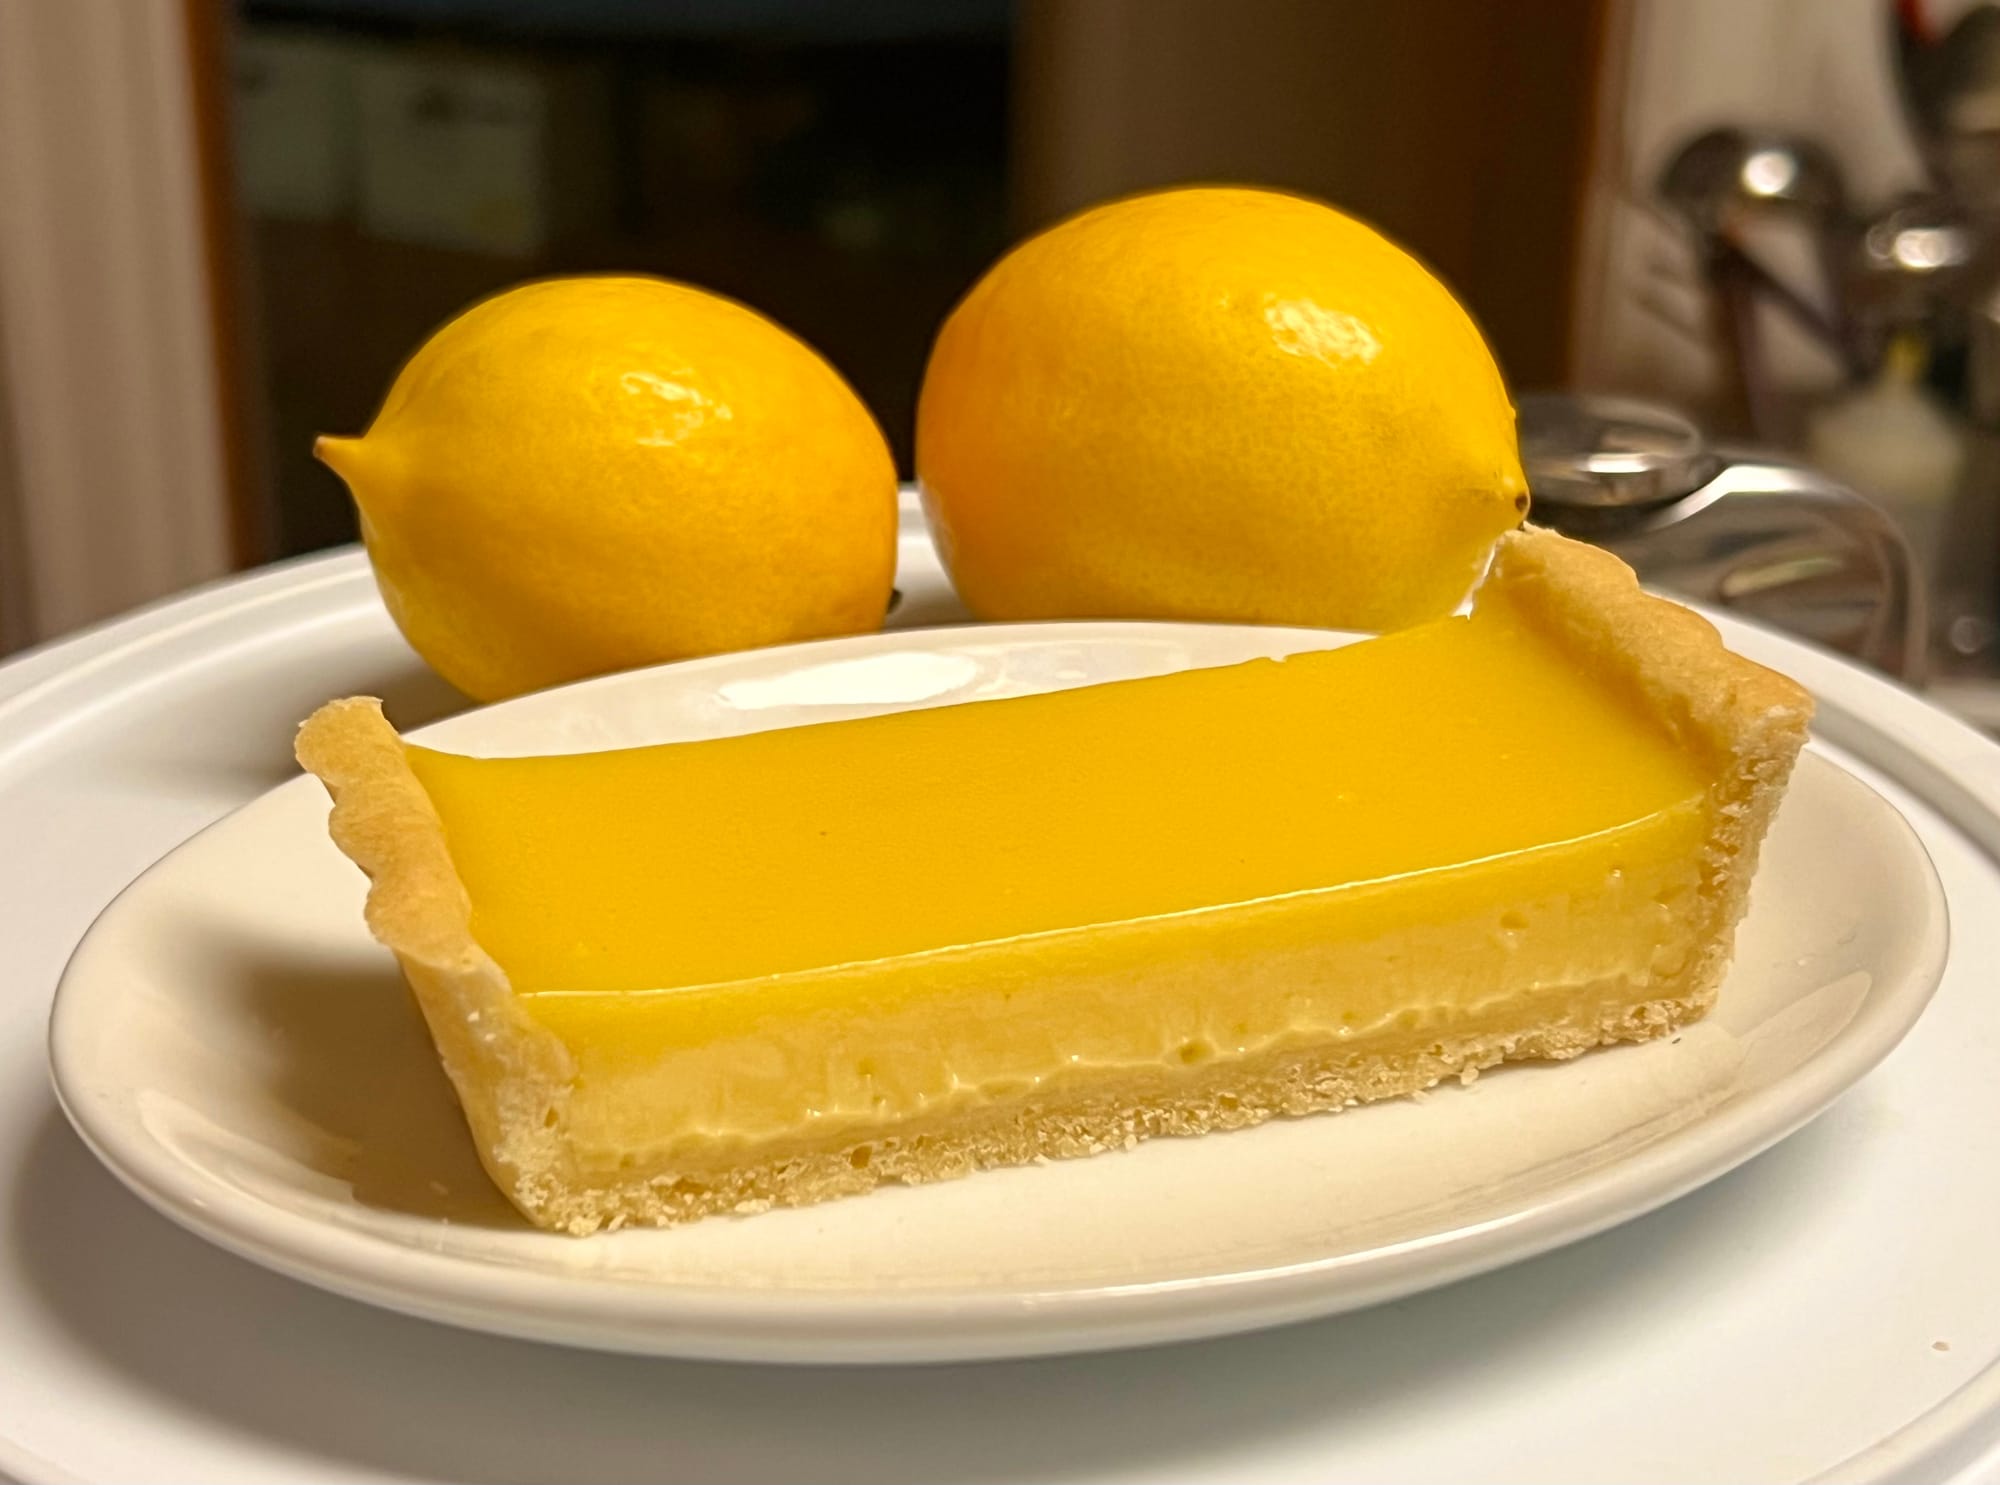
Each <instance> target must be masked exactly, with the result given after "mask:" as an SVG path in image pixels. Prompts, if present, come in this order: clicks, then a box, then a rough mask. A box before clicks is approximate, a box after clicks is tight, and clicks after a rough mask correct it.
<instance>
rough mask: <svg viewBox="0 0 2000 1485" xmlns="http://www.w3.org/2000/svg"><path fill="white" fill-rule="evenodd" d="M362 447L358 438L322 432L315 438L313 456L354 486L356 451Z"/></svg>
mask: <svg viewBox="0 0 2000 1485" xmlns="http://www.w3.org/2000/svg"><path fill="white" fill-rule="evenodd" d="M360 447H361V440H360V439H358V438H341V437H338V436H337V435H334V434H330V433H322V434H321V435H320V436H319V437H318V438H315V439H314V440H313V457H314V458H315V459H317V460H319V462H320V463H322V464H324V465H325V466H326V467H327V468H328V469H331V470H332V471H333V472H334V473H335V474H337V475H339V476H340V477H341V478H342V479H343V480H346V481H347V483H348V485H349V486H350V487H352V486H353V484H354V474H353V470H354V453H355V450H357V449H359V448H360Z"/></svg>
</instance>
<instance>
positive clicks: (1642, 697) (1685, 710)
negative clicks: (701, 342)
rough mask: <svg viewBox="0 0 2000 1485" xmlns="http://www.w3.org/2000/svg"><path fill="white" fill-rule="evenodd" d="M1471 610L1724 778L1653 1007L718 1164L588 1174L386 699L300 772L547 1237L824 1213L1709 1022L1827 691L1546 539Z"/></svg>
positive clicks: (518, 1194)
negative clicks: (1515, 634) (1513, 625)
mask: <svg viewBox="0 0 2000 1485" xmlns="http://www.w3.org/2000/svg"><path fill="white" fill-rule="evenodd" d="M1475 602H1476V603H1478V604H1489V603H1506V604H1509V605H1511V606H1512V607H1513V608H1514V610H1515V611H1516V612H1517V613H1519V614H1520V615H1522V616H1523V617H1524V618H1526V619H1527V620H1528V621H1529V622H1531V623H1534V624H1536V625H1538V626H1540V627H1542V628H1544V629H1545V631H1546V632H1548V633H1549V634H1551V635H1552V636H1554V637H1555V639H1556V641H1557V642H1558V643H1559V644H1560V645H1561V646H1562V647H1563V648H1564V649H1565V650H1567V651H1568V652H1569V653H1571V654H1573V655H1574V656H1575V657H1576V661H1577V663H1578V664H1579V665H1583V666H1587V667H1589V668H1590V669H1591V670H1592V671H1593V672H1594V673H1597V674H1599V675H1602V676H1605V677H1607V678H1609V679H1610V680H1611V681H1612V682H1613V683H1614V684H1618V685H1621V686H1625V687H1628V688H1629V689H1630V692H1631V694H1632V695H1633V696H1634V697H1636V698H1637V699H1638V700H1639V701H1640V703H1641V704H1642V705H1643V706H1644V707H1645V708H1646V709H1647V710H1648V711H1650V712H1651V713H1652V714H1654V715H1655V716H1657V717H1658V718H1660V719H1661V721H1662V722H1663V723H1664V724H1665V725H1666V726H1667V727H1668V728H1669V729H1670V730H1671V732H1672V733H1673V735H1674V736H1675V737H1676V738H1677V739H1678V740H1679V741H1680V742H1681V743H1682V745H1683V746H1685V747H1687V748H1688V749H1690V750H1692V751H1694V752H1695V753H1697V754H1698V755H1699V756H1701V757H1703V758H1704V760H1705V761H1706V762H1707V763H1708V764H1709V765H1710V766H1711V767H1712V768H1713V770H1714V771H1715V773H1716V774H1717V778H1718V782H1717V783H1716V785H1715V786H1714V789H1713V798H1712V802H1713V804H1714V806H1715V810H1714V816H1715V820H1716V825H1715V828H1714V830H1713V832H1712V835H1711V838H1710V840H1709V841H1708V843H1707V845H1706V848H1705V851H1704V856H1703V861H1702V888H1701V891H1700V893H1699V894H1698V901H1697V903H1696V904H1695V907H1694V908H1693V911H1695V912H1697V913H1699V914H1701V915H1702V916H1703V918H1704V920H1705V921H1704V928H1703V934H1702V938H1703V944H1704V948H1703V951H1702V953H1701V954H1700V955H1699V956H1697V957H1696V958H1695V959H1694V960H1693V961H1692V962H1690V963H1689V964H1688V965H1686V966H1685V967H1683V968H1682V969H1681V971H1680V972H1678V973H1677V974H1674V975H1673V976H1671V977H1670V978H1669V979H1668V980H1666V981H1665V982H1663V983H1654V984H1652V985H1650V986H1649V987H1648V988H1647V990H1646V991H1645V993H1644V996H1643V998H1639V997H1633V996H1629V995H1628V996H1627V997H1626V998H1624V999H1622V1000H1621V999H1618V997H1617V996H1616V994H1615V992H1616V990H1617V989H1618V987H1617V986H1605V987H1586V990H1585V992H1584V993H1580V994H1578V995H1576V996H1574V997H1572V998H1571V999H1570V1001H1569V1002H1568V1005H1567V1008H1566V1009H1564V1010H1562V1011H1560V1012H1558V1013H1555V1014H1552V1015H1551V1016H1550V1017H1549V1018H1547V1019H1546V1020H1544V1021H1543V1022H1541V1023H1540V1024H1538V1025H1536V1026H1533V1027H1531V1028H1527V1029H1522V1028H1520V1027H1518V1026H1511V1027H1510V1026H1502V1025H1489V1024H1482V1023H1481V1022H1480V1021H1479V1020H1478V1019H1477V1018H1475V1019H1474V1020H1473V1021H1472V1022H1471V1023H1470V1024H1468V1025H1465V1026H1463V1027H1461V1028H1459V1029H1458V1030H1457V1032H1456V1033H1455V1034H1453V1035H1450V1036H1447V1037H1444V1038H1442V1039H1439V1038H1437V1037H1435V1036H1433V1035H1432V1034H1430V1033H1426V1034H1425V1035H1424V1036H1423V1037H1422V1038H1421V1039H1420V1041H1419V1042H1418V1043H1413V1044H1411V1045H1409V1046H1401V1047H1399V1046H1389V1047H1385V1048H1380V1049H1377V1050H1375V1051H1373V1052H1371V1053H1369V1054H1368V1055H1366V1056H1362V1057H1359V1058H1357V1057H1355V1056H1353V1055H1351V1054H1346V1053H1343V1052H1340V1051H1339V1050H1338V1049H1332V1048H1329V1049H1317V1050H1315V1049H1306V1050H1293V1051H1290V1052H1287V1053H1285V1054H1283V1055H1282V1056H1274V1057H1269V1058H1265V1059H1262V1060H1255V1061H1249V1062H1242V1063H1216V1064H1211V1065H1209V1066H1206V1067H1203V1068H1200V1069H1195V1070H1189V1071H1187V1072H1184V1073H1180V1074H1174V1075H1168V1074H1163V1073H1161V1072H1159V1071H1157V1070H1155V1071H1152V1072H1149V1073H1147V1074H1145V1075H1142V1076H1138V1077H1134V1078H1132V1079H1129V1080H1126V1081H1123V1082H1121V1083H1118V1084H1115V1085H1111V1086H1105V1087H1098V1088H1093V1089H1090V1090H1088V1091H1086V1092H1083V1093H1080V1094H1078V1095H1077V1096H1075V1097H1073V1098H1071V1099H1069V1100H1067V1101H1064V1102H1060V1103H1055V1102H1051V1103H1043V1104H1037V1105H1014V1106H1007V1107H999V1108H994V1109H989V1110H987V1111H986V1112H985V1113H983V1114H982V1115H981V1116H980V1117H979V1118H978V1119H976V1120H972V1121H965V1122H962V1123H959V1124H954V1125H941V1126H940V1125H932V1126H926V1127H917V1126H915V1125H912V1126H909V1127H906V1128H898V1129H893V1130H890V1131H888V1132H886V1133H883V1132H877V1133H876V1134H874V1135H873V1136H871V1137H868V1138H863V1139H854V1138H848V1139H845V1140H842V1141H838V1142H829V1143H828V1144H826V1145H824V1146H823V1147H810V1146H806V1147H794V1148H791V1149H786V1150H777V1151H771V1152H768V1153H764V1154H762V1155H761V1156H758V1157H754V1158H750V1159H746V1160H745V1161H744V1162H743V1163H742V1164H741V1165H739V1166H737V1167H734V1168H732V1169H730V1170H727V1171H722V1172H717V1171H704V1172H700V1173H695V1172H689V1171H683V1170H672V1169H647V1168H639V1169H630V1170H621V1171H617V1172H590V1171H585V1170H583V1169H581V1168H580V1167H579V1164H578V1161H577V1158H576V1155H575V1152H574V1150H573V1149H572V1147H571V1145H570V1143H569V1140H568V1138H567V1130H566V1124H567V1116H568V1109H569V1099H570V1088H571V1084H572V1079H573V1076H574V1072H573V1067H572V1062H571V1058H570V1055H569V1052H568V1050H567V1049H566V1048H565V1047H564V1046H563V1044H562V1043H561V1042H560V1040H559V1039H558V1038H556V1037H555V1036H554V1035H553V1034H552V1033H550V1032H549V1031H548V1030H547V1029H546V1028H545V1027H543V1026H542V1025H540V1023H538V1022H537V1021H535V1020H534V1019H533V1018H532V1017H531V1016H530V1015H529V1014H528V1013H527V1012H526V1011H525V1010H524V1009H523V1008H522V1007H521V1005H520V1004H519V1002H518V1001H517V1000H516V998H515V996H514V994H513V992H512V990H511V989H510V988H509V986H508V984H507V978H506V976H505V974H504V973H503V972H502V971H501V969H500V967H499V965H498V964H496V963H495V962H494V961H493V960H492V958H491V957H490V956H489V955H488V954H487V953H486V952H485V951H484V950H483V949H482V948H481V947H480V946H479V944H478V943H477V942H476V941H475V939H474V937H473V934H472V927H471V908H470V904H469V902H468V900H467V897H466V893H465V888H464V886H463V884H462V883H461V881H460V880H459V877H458V873H457V871H456V869H455V868H454V867H453V865H452V862H451V857H450V853H449V850H448V848H447V845H446V841H445V834H444V827H443V825H442V822H441V821H440V820H439V818H438V815H437V812H436V810H435V809H434V808H433V806H432V804H431V801H430V798H429V796H428V795H426V794H425V792H424V790H423V787H422V785H421V784H420V783H419V782H418V780H417V778H416V776H415V774H414V773H413V772H412V771H411V769H410V766H409V763H408V760H407V757H406V755H405V753H404V750H403V746H402V742H401V740H400V738H398V737H397V735H396V733H395V731H394V729H393V728H391V727H390V725H389V723H388V722H387V720H386V719H385V718H384V717H383V715H382V710H381V705H380V703H379V702H377V701H374V700H372V699H369V698H351V699H348V700H345V701H335V702H331V703H329V704H328V705H327V706H325V707H322V708H321V709H320V710H319V711H318V712H316V713H315V714H314V715H313V716H312V717H311V718H310V719H309V720H308V721H307V722H306V724H305V725H304V727H303V728H301V730H300V733H299V740H298V756H299V761H300V762H301V763H302V764H303V765H304V766H305V767H306V768H307V769H308V770H309V771H311V772H312V773H314V774H316V775H318V776H319V777H320V778H321V779H322V780H324V781H325V783H326V785H327V788H328V790H329V791H330V793H331V794H332V796H333V799H334V810H333V815H332V819H331V830H332V834H333V839H334V841H335V843H336V844H337V845H338V846H339V847H340V849H341V850H342V851H344V852H345V853H346V854H347V855H348V856H349V857H351V858H352V859H353V860H354V861H355V862H356V864H358V865H359V866H360V867H361V868H362V870H363V871H364V872H366V873H367V874H368V876H369V878H370V880H371V883H372V886H371V888H370V891H369V897H368V909H367V913H368V925H369V927H370V929H371V930H372V931H373V932H374V934H375V936H376V937H377V938H378V939H380V940H381V941H382V942H383V943H384V944H385V945H387V946H388V947H389V948H390V949H392V950H393V951H394V952H395V953H396V955H397V957H398V959H399V960H400V961H401V963H402V965H403V969H404V972H405V975H406V976H407V978H408V980H409V982H410V986H411V989H412V991H413V992H414V994H415V996H416V999H417V1002H418V1004H419V1006H420V1007H421V1008H422V1011H423V1014H424V1018H425V1021H426V1022H427V1024H428V1025H429V1027H430V1031H431V1034H432V1036H433V1038H434V1039H435V1040H436V1043H437V1046H438V1051H439V1054H440V1056H441V1058H442V1060H443V1062H444V1067H445V1071H446V1073H447V1074H448V1075H449V1077H450V1078H451V1081H452V1084H453V1086H454V1087H455V1088H456V1089H457V1090H458V1095H459V1098H460V1101H461V1102H462V1103H463V1105H464V1107H465V1111H466V1118H467V1122H468V1124H469V1125H470V1127H471V1130H472V1135H473V1139H474V1142H475V1144H476V1145H477V1146H478V1149H479V1154H480V1158H481V1159H482V1161H484V1163H485V1165H486V1168H487V1170H488V1171H489V1172H490V1173H491V1174H492V1176H493V1178H494V1180H495V1182H496V1183H498V1185H499V1186H500V1188H501V1189H502V1190H503V1191H504V1192H505V1193H506V1194H507V1196H508V1197H509V1199H510V1200H512V1201H513V1202H514V1204H515V1205H516V1206H517V1207H519V1208H520V1210H521V1211H522V1212H523V1213H524V1214H525V1215H526V1216H527V1217H528V1218H529V1219H530V1220H531V1221H533V1222H535V1223H537V1224H538V1225H540V1226H544V1227H549V1228H553V1229H557V1230H562V1231H567V1232H572V1233H578V1234H583V1233H589V1232H593V1231H597V1230H599V1229H601V1228H613V1227H618V1226H622V1225H624V1224H627V1223H635V1222H636V1223H672V1222H680V1221H687V1220H691V1219H693V1218H697V1217H701V1216H704V1215H708V1214H712V1213H717V1212H728V1211H739V1212H740V1211H754V1210H759V1209H762V1208H765V1207H769V1206H773V1205H792V1204H803V1203H807V1202H814V1201H821V1200H825V1199H827V1198H829V1197H834V1196H841V1195H846V1194H850V1193H854V1192H859V1191H865V1190H867V1189H869V1188H870V1187H873V1186H875V1185H878V1184H880V1183H881V1182H883V1181H885V1180H892V1181H905V1182H917V1181H928V1180H939V1179H945V1178H949V1177H953V1176H958V1175H963V1174H965V1173H967V1172H970V1171H973V1170H976V1169H979V1168H982V1167H987V1166H995V1165H1010V1164H1020V1163H1023V1162H1026V1161H1030V1160H1034V1159H1040V1158H1065V1157H1070V1156H1079V1155H1089V1154H1094V1153H1096V1152H1099V1151H1102V1150H1110V1149H1118V1148H1123V1147H1125V1146H1127V1145H1130V1144H1131V1143H1133V1142H1134V1141H1136V1140H1138V1139H1143V1138H1148V1137H1151V1136H1154V1135H1162V1134H1198V1133H1203V1132H1205V1131H1209V1130H1219V1129H1234V1128H1241V1127H1244V1126H1246V1125H1251V1124H1256V1123H1259V1122H1262V1121H1263V1120H1266V1119H1270V1118H1273V1117H1277V1116H1279V1115H1291V1114H1307V1113H1314V1112H1320V1111H1326V1110H1338V1109H1341V1108H1346V1107H1350V1106H1352V1105H1354V1104H1357V1103H1365V1102H1369V1101H1372V1100H1376V1099H1382V1098H1391V1097H1397V1096H1401V1095H1405V1094H1409V1093H1414V1092H1417V1091H1420V1090H1422V1089H1424V1088H1428V1087H1431V1086H1433V1085H1434V1084H1436V1083H1438V1082H1439V1081H1441V1080H1443V1079H1445V1078H1449V1077H1469V1076H1471V1075H1473V1074H1476V1073H1477V1072H1478V1071H1479V1070H1480V1069H1482V1068H1485V1067H1490V1066H1492V1065H1494V1064H1496V1063H1498V1062H1501V1061H1505V1060H1511V1059H1519V1058H1530V1057H1539V1058H1549V1057H1556V1058H1560V1057H1573V1056H1576V1055H1578V1054H1580V1053H1582V1052H1584V1051H1587V1050H1589V1049H1590V1048H1592V1047H1597V1046H1601V1045H1605V1044H1607V1043H1611V1042H1617V1041H1641V1040H1646V1039H1648V1038H1651V1037H1655V1036H1659V1035H1663V1034H1665V1033H1667V1032H1670V1031H1672V1030H1674V1029H1676V1028H1678V1027H1679V1026H1681V1025H1684V1024H1686V1023H1687V1022H1689V1021H1691V1020H1693V1019H1695V1018H1697V1017H1698V1016H1700V1015H1701V1014H1703V1013H1704V1012H1705V1011H1706V1010H1707V1009H1708V1007H1709V1006H1710V1005H1711V1004H1712V1003H1713V1001H1714V997H1715V992H1716V988H1717V986H1718V985H1719V984H1720V982H1721V979H1722V975H1723V972H1724V970H1725V969H1726V967H1727V965H1728V960H1729V954H1730V949H1731V944H1732V940H1733V936H1734V930H1735V926H1736V924H1737V922H1738V921H1739V920H1740V919H1741V917H1742V915H1743V912H1744V910H1745V907H1746V905H1747V901H1748V894H1749V888H1750V878H1751V874H1752V872H1753V870H1754V867H1755V861H1756V855H1757V849H1758V845H1759V843H1760V842H1761V841H1762V839H1763V836H1764V832H1765V830H1766V829H1767V827H1768V826H1769V824H1770V821H1771V817H1772V815H1773V813H1774V812H1775V811H1776V809H1777V805H1778V802H1779V799H1780V798H1781V796H1782V794H1783V791H1784V786H1785V782H1786V780H1787V778H1788V776H1789V774H1790V772H1791V768H1792V764H1793V761H1794V760H1795V759H1796V757H1797V755H1798V751H1799V748H1800V747H1801V746H1802V745H1803V743H1804V741H1805V736H1806V728H1807V724H1808V722H1809V721H1810V718H1811V715H1812V703H1811V700H1810V698H1809V697H1808V696H1807V694H1806V693H1805V691H1804V690H1803V689H1801V688H1800V687H1799V686H1797V685H1796V684H1794V683H1793V682H1791V681H1789V680H1787V679H1786V678H1785V677H1783V676H1780V675H1777V674H1775V673H1774V672H1772V671H1769V670H1766V669H1764V668H1763V667H1762V666H1759V665H1756V664H1753V663H1752V662H1750V661H1748V660H1744V659H1742V658H1741V657H1739V656H1736V655H1733V654H1731V653H1730V652H1729V651H1728V650H1726V649H1725V648H1724V647H1723V645H1722V641H1721V638H1720V637H1719V636H1718V635H1717V634H1716V632H1715V629H1714V628H1713V626H1711V625H1710V624H1708V623H1707V622H1706V621H1705V620H1703V619H1702V618H1701V617H1700V616H1698V615H1696V614H1694V613H1691V612H1690V611H1688V610H1687V609H1685V608H1682V607H1681V606H1680V605H1678V604H1675V603H1671V602H1668V601H1666V600H1664V599H1659V598H1655V597H1652V596H1649V595H1647V594H1646V593H1644V592H1642V591H1641V590H1640V588H1639V587H1638V584H1637V582H1636V580H1635V579H1634V578H1633V576H1632V573H1631V570H1630V569H1629V568H1627V567H1626V566H1625V565H1624V564H1623V563H1621V562H1619V561H1618V560H1617V559H1616V558H1614V557H1611V556H1610V555H1608V554H1606V553H1604V552H1601V551H1599V550H1597V549H1595V548H1592V547H1587V546H1584V545H1581V544H1579V543H1576V542H1573V541H1569V540H1567V539H1566V538H1563V537H1560V536H1557V535H1555V534H1553V533H1551V532H1546V531H1540V530H1536V529H1532V528H1530V529H1525V530H1522V531H1519V532H1516V533H1513V534H1511V535H1509V536H1507V537H1504V538H1502V540H1501V542H1500V545H1499V548H1498V550H1497V551H1496V554H1495V558H1494V563H1493V568H1492V570H1491V572H1490V573H1489V575H1488V578H1487V580H1486V583H1485V584H1484V585H1483V586H1482V588H1481V590H1480V593H1479V595H1478V597H1477V598H1476V600H1475ZM1593 991H1596V992H1601V993H1593Z"/></svg>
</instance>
